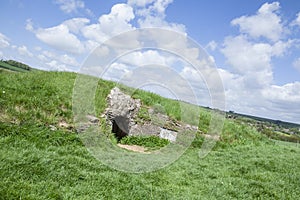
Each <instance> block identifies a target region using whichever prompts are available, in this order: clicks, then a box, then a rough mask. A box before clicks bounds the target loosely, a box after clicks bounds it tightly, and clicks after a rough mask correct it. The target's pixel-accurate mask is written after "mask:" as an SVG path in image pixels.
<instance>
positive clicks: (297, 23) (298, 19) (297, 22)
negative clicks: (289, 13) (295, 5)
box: [291, 12, 300, 26]
mask: <svg viewBox="0 0 300 200" xmlns="http://www.w3.org/2000/svg"><path fill="white" fill-rule="evenodd" d="M291 25H292V26H300V12H298V13H297V17H296V19H295V20H294V21H292V23H291Z"/></svg>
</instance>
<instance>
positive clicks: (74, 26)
mask: <svg viewBox="0 0 300 200" xmlns="http://www.w3.org/2000/svg"><path fill="white" fill-rule="evenodd" d="M88 23H90V20H89V19H87V18H72V19H69V20H66V21H64V22H63V23H62V24H63V25H66V26H67V27H68V29H69V31H70V32H72V33H75V34H77V33H79V32H80V31H81V29H82V28H83V27H84V26H85V25H86V24H88Z"/></svg>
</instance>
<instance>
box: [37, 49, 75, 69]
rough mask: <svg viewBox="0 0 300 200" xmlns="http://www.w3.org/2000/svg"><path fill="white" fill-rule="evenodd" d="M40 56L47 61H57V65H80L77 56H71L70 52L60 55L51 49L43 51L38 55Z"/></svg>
mask: <svg viewBox="0 0 300 200" xmlns="http://www.w3.org/2000/svg"><path fill="white" fill-rule="evenodd" d="M38 58H39V59H40V60H41V61H43V62H45V61H48V62H49V61H51V62H52V63H53V61H55V64H57V65H62V64H63V65H64V66H69V67H71V66H72V67H78V66H79V65H80V64H79V63H78V62H77V60H76V58H75V57H73V56H70V55H68V54H63V55H59V54H56V53H54V52H50V51H43V52H42V54H40V55H38Z"/></svg>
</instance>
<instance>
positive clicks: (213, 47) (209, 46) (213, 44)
mask: <svg viewBox="0 0 300 200" xmlns="http://www.w3.org/2000/svg"><path fill="white" fill-rule="evenodd" d="M217 47H218V44H217V43H216V41H214V40H212V41H210V42H209V43H208V44H207V45H206V46H205V49H209V50H211V51H214V50H216V48H217Z"/></svg>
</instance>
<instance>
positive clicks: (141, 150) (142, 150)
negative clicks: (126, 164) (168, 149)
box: [118, 144, 150, 153]
mask: <svg viewBox="0 0 300 200" xmlns="http://www.w3.org/2000/svg"><path fill="white" fill-rule="evenodd" d="M118 146H119V147H121V148H123V149H127V150H130V151H134V152H139V153H150V152H146V149H145V148H144V147H142V146H138V145H127V144H118Z"/></svg>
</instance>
